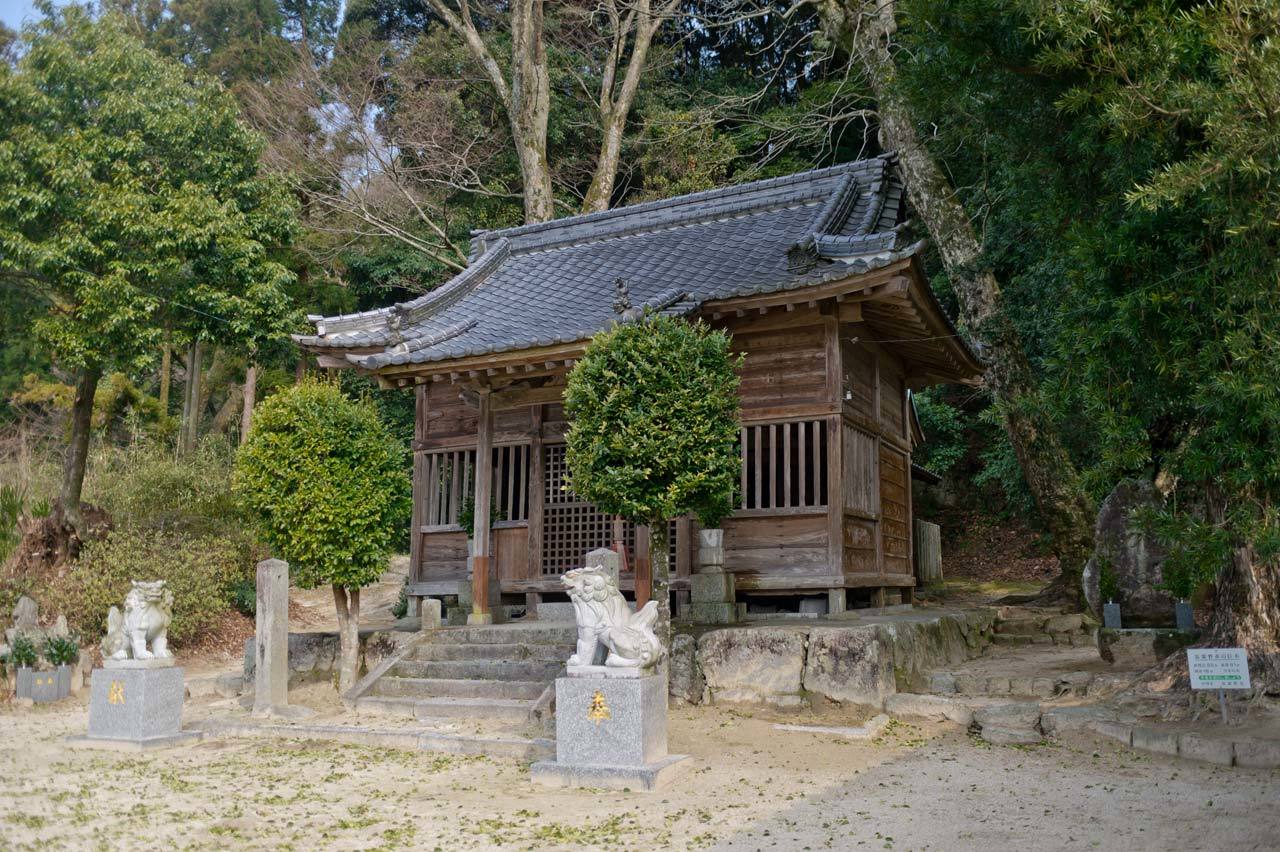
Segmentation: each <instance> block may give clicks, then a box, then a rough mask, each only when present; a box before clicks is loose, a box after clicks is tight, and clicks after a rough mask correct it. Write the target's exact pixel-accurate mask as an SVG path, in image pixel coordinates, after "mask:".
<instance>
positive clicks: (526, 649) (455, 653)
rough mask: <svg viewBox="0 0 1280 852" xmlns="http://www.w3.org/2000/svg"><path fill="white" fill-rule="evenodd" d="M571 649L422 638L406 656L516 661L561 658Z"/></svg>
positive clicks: (569, 653)
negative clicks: (453, 641)
mask: <svg viewBox="0 0 1280 852" xmlns="http://www.w3.org/2000/svg"><path fill="white" fill-rule="evenodd" d="M572 653H573V645H550V644H533V645H512V644H507V643H496V642H495V643H492V644H475V645H459V644H455V643H452V642H446V643H436V642H426V643H423V644H421V645H419V646H418V647H417V648H414V649H413V651H412V652H411V653H410V654H409V656H408V659H411V660H421V661H423V662H431V661H447V660H506V661H508V662H520V661H524V660H537V661H542V662H560V663H562V662H564V661H565V660H567V659H569V656H570V655H571V654H572Z"/></svg>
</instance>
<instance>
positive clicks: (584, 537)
mask: <svg viewBox="0 0 1280 852" xmlns="http://www.w3.org/2000/svg"><path fill="white" fill-rule="evenodd" d="M543 452H544V454H545V460H546V475H545V478H544V481H545V482H546V488H547V493H546V504H545V507H544V509H543V516H542V531H543V536H542V542H543V543H542V573H543V574H544V575H555V574H563V573H564V572H565V571H568V570H570V569H571V568H578V567H581V566H582V563H583V557H585V556H586V555H587V554H588V553H589V552H591V551H592V550H596V549H597V548H601V547H610V546H612V545H613V540H614V539H613V525H614V519H613V517H612V516H610V515H606V514H603V513H602V512H600V510H598V509H597V508H596V507H595V505H594V504H593V503H589V502H587V501H586V500H583V499H581V498H580V497H579V496H578V495H577V494H575V493H574V492H573V489H572V488H570V487H569V466H568V464H567V462H566V461H565V447H564V444H551V445H548V446H547V447H546V448H545V449H544V450H543ZM635 539H636V534H635V527H634V526H632V525H631V524H624V525H623V543H624V544H625V545H626V547H627V549H628V550H629V552H631V553H635V543H636V540H635Z"/></svg>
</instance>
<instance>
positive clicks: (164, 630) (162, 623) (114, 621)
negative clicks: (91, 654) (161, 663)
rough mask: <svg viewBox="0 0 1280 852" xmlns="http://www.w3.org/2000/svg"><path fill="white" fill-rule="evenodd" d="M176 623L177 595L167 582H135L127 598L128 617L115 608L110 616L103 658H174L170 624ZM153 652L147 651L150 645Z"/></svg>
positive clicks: (126, 610)
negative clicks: (174, 613)
mask: <svg viewBox="0 0 1280 852" xmlns="http://www.w3.org/2000/svg"><path fill="white" fill-rule="evenodd" d="M172 620H173V592H171V591H169V590H168V589H166V588H165V587H164V580H154V581H151V582H139V581H138V580H134V581H133V588H132V589H130V590H129V594H128V595H126V596H125V599H124V615H123V616H122V615H121V614H120V610H119V609H117V608H116V607H114V606H113V607H111V610H110V612H108V613H107V635H106V636H105V637H104V638H103V640H102V656H103V658H105V659H108V660H128V659H134V660H150V659H153V658H160V659H166V658H168V657H172V656H173V654H172V652H170V651H169V622H170V621H172ZM148 644H150V645H151V650H147V645H148Z"/></svg>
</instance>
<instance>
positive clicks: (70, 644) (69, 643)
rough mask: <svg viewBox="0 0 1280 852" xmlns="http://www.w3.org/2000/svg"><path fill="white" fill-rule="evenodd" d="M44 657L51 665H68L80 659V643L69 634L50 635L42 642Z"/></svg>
mask: <svg viewBox="0 0 1280 852" xmlns="http://www.w3.org/2000/svg"><path fill="white" fill-rule="evenodd" d="M44 658H45V659H46V660H48V661H49V665H51V666H69V665H72V664H74V663H75V662H76V661H77V660H79V659H80V643H79V642H77V641H76V640H75V639H72V638H71V637H70V636H50V637H49V638H48V639H46V640H45V643H44Z"/></svg>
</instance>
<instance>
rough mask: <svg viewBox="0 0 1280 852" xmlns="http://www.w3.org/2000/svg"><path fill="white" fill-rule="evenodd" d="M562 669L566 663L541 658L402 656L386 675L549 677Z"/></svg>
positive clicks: (545, 678)
mask: <svg viewBox="0 0 1280 852" xmlns="http://www.w3.org/2000/svg"><path fill="white" fill-rule="evenodd" d="M563 671H564V664H563V663H559V662H545V661H538V660H528V661H520V662H513V661H510V660H401V661H400V662H398V663H396V664H395V665H394V666H392V667H391V669H390V670H389V671H388V672H387V675H390V676H391V677H410V678H435V679H440V680H457V679H465V680H541V681H550V680H552V679H553V678H555V677H556V676H557V675H559V674H561V673H562V672H563Z"/></svg>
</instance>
